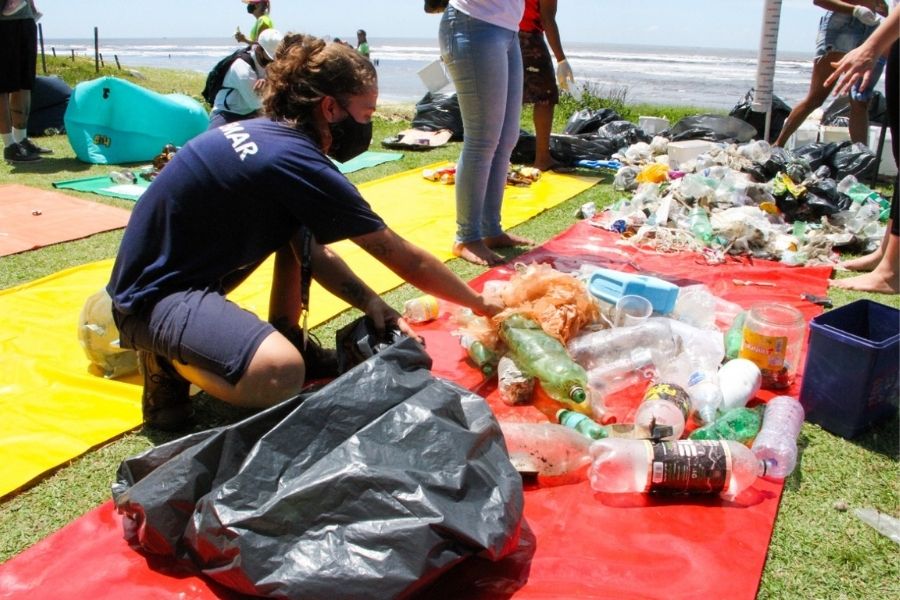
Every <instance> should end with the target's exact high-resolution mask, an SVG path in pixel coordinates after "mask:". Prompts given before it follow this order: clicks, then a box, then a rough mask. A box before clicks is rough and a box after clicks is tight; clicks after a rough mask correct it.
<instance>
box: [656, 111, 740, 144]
mask: <svg viewBox="0 0 900 600" xmlns="http://www.w3.org/2000/svg"><path fill="white" fill-rule="evenodd" d="M660 135H663V136H665V137H667V138H669V140H670V141H673V142H680V141H683V140H707V141H710V142H725V143H735V144H744V143H746V142H749V141H750V140H752V139H753V136H755V135H756V129H755V128H754V127H753V125H750V124H749V123H747V122H745V121H742V120H741V119H738V118H737V117H723V116H722V115H692V116H690V117H684V118H682V119H680V120H679V121H678V122H677V123H675V125H673V126H672V127H670V128H669V129H668V130H666V131H664V132H662V133H661V134H660Z"/></svg>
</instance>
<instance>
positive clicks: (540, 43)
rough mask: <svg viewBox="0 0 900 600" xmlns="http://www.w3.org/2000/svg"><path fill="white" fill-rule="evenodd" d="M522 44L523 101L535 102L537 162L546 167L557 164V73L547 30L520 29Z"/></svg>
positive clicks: (533, 103) (538, 166)
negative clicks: (553, 147) (553, 137)
mask: <svg viewBox="0 0 900 600" xmlns="http://www.w3.org/2000/svg"><path fill="white" fill-rule="evenodd" d="M519 48H520V49H521V51H522V65H523V76H524V84H523V92H522V103H523V104H530V105H532V106H533V117H534V118H533V121H534V144H535V148H534V150H535V152H534V163H533V166H534V167H535V168H537V169H540V170H541V171H546V170H548V169H551V168H553V166H554V165H555V164H556V162H555V161H554V160H553V157H552V156H551V155H550V133H551V131H552V129H553V111H554V107H555V106H556V104H558V103H559V88H558V87H557V84H556V74H555V73H554V71H553V61H552V59H551V57H550V49H549V48H548V47H547V43H546V42H545V41H544V34H543V33H541V32H531V31H520V32H519Z"/></svg>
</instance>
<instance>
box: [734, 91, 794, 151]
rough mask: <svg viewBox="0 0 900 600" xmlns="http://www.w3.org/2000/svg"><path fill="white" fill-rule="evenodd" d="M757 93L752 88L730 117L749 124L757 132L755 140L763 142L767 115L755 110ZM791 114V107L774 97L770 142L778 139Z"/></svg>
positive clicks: (736, 105) (770, 123)
mask: <svg viewBox="0 0 900 600" xmlns="http://www.w3.org/2000/svg"><path fill="white" fill-rule="evenodd" d="M755 93H756V90H755V89H754V88H750V90H749V91H748V92H747V93H746V94H744V97H743V98H742V99H741V100H740V101H738V103H737V104H735V105H734V108H732V109H731V112H730V113H728V115H729V116H731V117H736V118H738V119H740V120H741V121H744V122H745V123H749V124H750V125H751V126H752V127H753V129H755V130H756V133H755V134H754V135H753V139H755V140H761V139H763V137H764V136H765V133H766V113H764V112H756V111H754V110H753V97H754V94H755ZM790 114H791V107H790V106H788V105H787V103H785V101H784V100H782V99H781V98H779V97H778V96H774V95H773V96H772V119H771V121H770V122H769V141H773V140H777V139H778V135H779V134H780V133H781V130H782V128H783V127H784V121H785V119H787V118H788V115H790Z"/></svg>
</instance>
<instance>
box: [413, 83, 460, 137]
mask: <svg viewBox="0 0 900 600" xmlns="http://www.w3.org/2000/svg"><path fill="white" fill-rule="evenodd" d="M411 126H412V128H413V129H422V130H424V131H438V130H440V129H449V130H450V131H451V132H452V133H453V137H452V138H450V139H452V140H454V141H457V142H458V141H460V140H461V139H463V121H462V113H461V112H460V110H459V98H457V97H456V94H455V93H453V94H432V93H431V92H428V93H426V94H425V96H424V97H423V98H422V99H421V100H419V102H418V103H417V104H416V116H415V117H413V120H412V123H411Z"/></svg>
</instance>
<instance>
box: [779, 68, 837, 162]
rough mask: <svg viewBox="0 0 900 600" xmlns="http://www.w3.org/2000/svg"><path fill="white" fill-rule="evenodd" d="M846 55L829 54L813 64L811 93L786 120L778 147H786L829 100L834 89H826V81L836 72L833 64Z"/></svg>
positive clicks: (832, 86)
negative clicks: (795, 133) (816, 111)
mask: <svg viewBox="0 0 900 600" xmlns="http://www.w3.org/2000/svg"><path fill="white" fill-rule="evenodd" d="M844 54H845V53H844V52H829V53H827V54H825V55H823V56H821V57H819V58H817V59H816V62H815V64H813V71H812V78H811V79H810V82H809V91H807V92H806V97H804V98H803V100H801V101H800V102H798V103H797V105H796V106H795V107H794V108H793V110H791V113H790V114H789V115H788V117H787V119H785V121H784V126H783V127H782V128H781V133H779V134H778V139H777V140H775V145H776V146H784V145H785V144H786V143H787V141H788V139H789V138H790V137H791V136H792V135H793V134H794V132H795V131H797V128H799V127H800V125H802V124H803V121H805V120H806V117H808V116H809V115H810V114H812V112H813V111H814V110H816V109H817V108H819V107H820V106H822V104H823V103H824V102H825V99H826V98H828V94H830V93H831V90H832V88H834V85H833V84H832V85H830V86H828V87H825V80H826V79H828V76H829V75H831V74H832V73H833V72H834V67H832V66H831V63H833V62H837V61H839V60H840V59H841V57H842V56H843V55H844Z"/></svg>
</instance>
